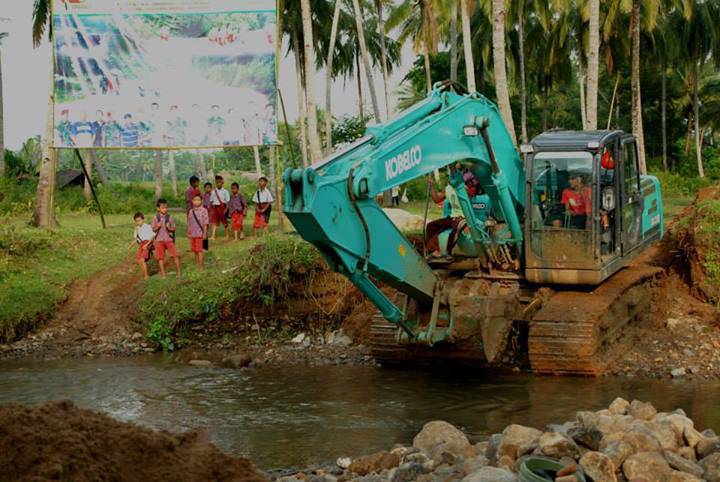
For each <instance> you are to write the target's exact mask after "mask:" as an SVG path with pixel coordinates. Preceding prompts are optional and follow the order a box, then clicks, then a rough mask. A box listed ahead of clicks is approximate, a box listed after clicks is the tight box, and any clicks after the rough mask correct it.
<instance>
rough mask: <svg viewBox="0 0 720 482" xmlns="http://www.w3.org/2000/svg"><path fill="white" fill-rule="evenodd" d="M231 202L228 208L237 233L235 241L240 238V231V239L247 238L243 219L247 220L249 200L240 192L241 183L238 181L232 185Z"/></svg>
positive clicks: (234, 230) (234, 231)
mask: <svg viewBox="0 0 720 482" xmlns="http://www.w3.org/2000/svg"><path fill="white" fill-rule="evenodd" d="M230 192H231V196H230V202H229V203H228V210H229V211H230V218H231V219H232V228H233V233H234V234H235V241H237V240H238V231H240V239H245V232H244V231H243V221H244V220H245V214H246V213H247V200H246V199H245V196H243V194H242V193H241V192H240V185H239V184H238V183H236V182H234V183H232V185H231V186H230Z"/></svg>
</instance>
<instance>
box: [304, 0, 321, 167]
mask: <svg viewBox="0 0 720 482" xmlns="http://www.w3.org/2000/svg"><path fill="white" fill-rule="evenodd" d="M300 6H301V8H302V23H303V44H304V46H303V52H304V53H305V77H304V78H305V103H306V104H307V119H308V141H309V142H310V160H311V162H313V163H314V162H317V161H319V160H320V159H321V158H322V147H321V146H320V136H319V135H318V121H317V109H316V108H315V46H314V45H313V38H314V37H313V28H312V12H311V11H310V0H300Z"/></svg>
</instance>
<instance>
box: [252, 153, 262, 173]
mask: <svg viewBox="0 0 720 482" xmlns="http://www.w3.org/2000/svg"><path fill="white" fill-rule="evenodd" d="M253 156H254V157H255V173H256V174H257V175H258V176H262V173H263V172H262V164H260V148H259V147H258V146H253Z"/></svg>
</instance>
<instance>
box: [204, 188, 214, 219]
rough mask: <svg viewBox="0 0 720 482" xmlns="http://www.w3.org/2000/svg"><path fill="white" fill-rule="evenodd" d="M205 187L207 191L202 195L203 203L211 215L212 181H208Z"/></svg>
mask: <svg viewBox="0 0 720 482" xmlns="http://www.w3.org/2000/svg"><path fill="white" fill-rule="evenodd" d="M204 187H205V192H204V193H203V195H202V205H203V207H204V208H205V209H207V211H208V215H209V214H210V207H211V206H212V204H210V196H211V195H212V183H210V182H206V183H205V186H204Z"/></svg>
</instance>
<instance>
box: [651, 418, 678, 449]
mask: <svg viewBox="0 0 720 482" xmlns="http://www.w3.org/2000/svg"><path fill="white" fill-rule="evenodd" d="M649 428H650V430H651V431H652V433H653V435H654V436H655V438H656V439H657V441H658V442H660V446H661V447H662V448H664V449H675V448H678V447H679V446H680V444H681V443H682V438H681V437H678V435H677V432H676V431H675V428H674V427H673V425H672V423H670V422H650V427H649Z"/></svg>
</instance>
